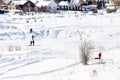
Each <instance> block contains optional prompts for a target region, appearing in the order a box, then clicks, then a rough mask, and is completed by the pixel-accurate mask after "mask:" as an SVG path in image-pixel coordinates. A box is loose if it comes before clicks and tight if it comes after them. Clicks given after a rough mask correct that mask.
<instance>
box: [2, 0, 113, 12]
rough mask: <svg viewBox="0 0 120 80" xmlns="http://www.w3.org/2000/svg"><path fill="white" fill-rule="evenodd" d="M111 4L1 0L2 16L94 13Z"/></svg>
mask: <svg viewBox="0 0 120 80" xmlns="http://www.w3.org/2000/svg"><path fill="white" fill-rule="evenodd" d="M108 4H111V2H110V1H109V0H71V1H69V0H64V1H63V0H59V1H58V0H56V1H55V0H10V1H7V2H5V0H0V14H4V13H7V12H11V13H12V12H13V13H14V12H15V11H16V13H17V12H19V11H22V12H24V13H27V14H29V13H39V12H51V13H57V12H59V10H71V11H93V12H94V13H97V10H101V9H105V8H106V7H108V6H113V5H108Z"/></svg>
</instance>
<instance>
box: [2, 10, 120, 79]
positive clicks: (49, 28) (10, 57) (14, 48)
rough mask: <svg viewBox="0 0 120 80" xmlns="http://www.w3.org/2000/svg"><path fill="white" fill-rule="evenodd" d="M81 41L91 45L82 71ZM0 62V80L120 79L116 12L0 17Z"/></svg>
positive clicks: (119, 22)
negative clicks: (98, 57)
mask: <svg viewBox="0 0 120 80" xmlns="http://www.w3.org/2000/svg"><path fill="white" fill-rule="evenodd" d="M30 28H32V29H33V34H34V35H35V46H28V45H29V44H30V33H29V30H30ZM84 40H87V41H90V42H91V43H93V45H94V46H95V49H94V50H93V52H92V57H91V59H90V61H89V65H86V66H84V65H82V63H81V62H80V57H79V46H80V44H81V43H82V42H83V41H84ZM99 52H102V60H103V64H99V60H94V58H95V57H96V56H97V55H98V53H99ZM0 57H1V58H0V80H120V13H111V14H107V13H104V14H103V15H102V14H92V13H87V14H86V13H80V12H61V13H57V14H49V13H41V14H36V15H29V16H28V15H23V16H19V15H7V14H5V15H0Z"/></svg>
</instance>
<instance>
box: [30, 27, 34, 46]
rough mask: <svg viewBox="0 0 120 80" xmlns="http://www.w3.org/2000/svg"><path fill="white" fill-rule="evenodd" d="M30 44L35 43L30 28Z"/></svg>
mask: <svg viewBox="0 0 120 80" xmlns="http://www.w3.org/2000/svg"><path fill="white" fill-rule="evenodd" d="M30 38H31V39H30V46H32V45H33V46H34V44H35V40H34V35H33V30H32V28H31V29H30Z"/></svg>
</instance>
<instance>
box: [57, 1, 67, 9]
mask: <svg viewBox="0 0 120 80" xmlns="http://www.w3.org/2000/svg"><path fill="white" fill-rule="evenodd" d="M58 7H59V8H58V9H60V10H62V9H63V10H68V9H69V3H68V1H60V2H59V3H58Z"/></svg>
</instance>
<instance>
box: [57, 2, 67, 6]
mask: <svg viewBox="0 0 120 80" xmlns="http://www.w3.org/2000/svg"><path fill="white" fill-rule="evenodd" d="M58 5H60V6H65V5H66V6H68V5H69V4H68V1H60V3H59V4H58Z"/></svg>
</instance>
